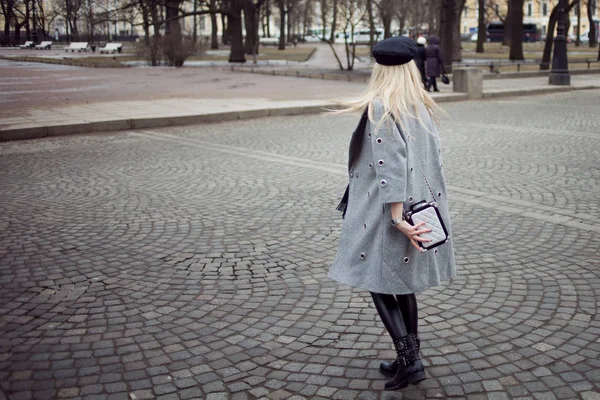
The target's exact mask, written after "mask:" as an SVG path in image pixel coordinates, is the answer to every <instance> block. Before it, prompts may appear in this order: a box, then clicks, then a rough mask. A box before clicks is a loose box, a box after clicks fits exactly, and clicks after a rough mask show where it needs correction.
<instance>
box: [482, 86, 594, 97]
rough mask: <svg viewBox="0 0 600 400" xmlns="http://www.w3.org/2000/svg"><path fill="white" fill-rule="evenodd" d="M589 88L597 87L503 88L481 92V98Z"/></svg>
mask: <svg viewBox="0 0 600 400" xmlns="http://www.w3.org/2000/svg"><path fill="white" fill-rule="evenodd" d="M590 89H598V87H597V86H594V85H589V86H579V87H569V88H568V89H565V88H564V87H561V86H553V87H541V88H535V89H517V90H514V89H505V90H502V89H500V90H496V91H494V92H487V93H486V92H484V93H483V98H484V99H491V98H499V97H517V96H529V95H536V94H549V93H558V92H565V91H573V90H590Z"/></svg>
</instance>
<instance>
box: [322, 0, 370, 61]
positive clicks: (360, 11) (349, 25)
mask: <svg viewBox="0 0 600 400" xmlns="http://www.w3.org/2000/svg"><path fill="white" fill-rule="evenodd" d="M338 6H339V15H340V17H341V22H342V24H343V35H344V48H345V50H346V67H345V68H344V65H343V64H342V61H341V60H340V57H339V56H338V54H337V51H336V50H335V46H334V41H333V40H330V41H328V42H327V43H329V46H330V47H331V50H332V51H333V55H334V56H335V58H336V60H337V62H338V65H339V67H340V69H341V70H344V69H347V70H348V71H352V70H353V69H354V61H355V60H356V41H355V39H354V32H355V31H356V27H357V26H358V24H359V23H360V22H362V21H363V20H364V17H365V14H366V10H365V4H364V3H363V0H341V1H340V2H339V4H338Z"/></svg>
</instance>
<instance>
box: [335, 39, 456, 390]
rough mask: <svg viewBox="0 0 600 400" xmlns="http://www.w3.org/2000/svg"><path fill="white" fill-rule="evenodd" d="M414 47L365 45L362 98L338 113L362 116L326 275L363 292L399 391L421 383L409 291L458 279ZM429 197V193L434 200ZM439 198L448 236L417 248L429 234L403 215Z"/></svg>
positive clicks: (430, 109) (390, 386)
mask: <svg viewBox="0 0 600 400" xmlns="http://www.w3.org/2000/svg"><path fill="white" fill-rule="evenodd" d="M416 53H417V45H416V44H415V42H414V40H412V39H410V38H407V37H403V36H395V37H391V38H388V39H385V40H383V41H381V42H379V43H378V44H377V45H375V46H374V47H373V57H374V58H375V61H376V64H375V66H374V67H373V72H372V74H371V78H370V80H369V85H368V87H367V90H366V92H365V94H364V95H363V96H362V97H361V98H360V99H359V100H357V101H354V102H344V103H342V104H343V106H344V108H343V109H342V110H339V111H336V113H348V112H362V118H361V120H360V122H359V125H358V127H357V129H356V130H355V131H354V133H353V134H352V139H351V141H350V151H349V161H348V170H349V171H348V176H349V184H348V187H347V189H346V193H345V194H344V197H343V199H342V202H340V204H339V205H338V210H340V211H342V212H343V216H344V222H343V226H342V233H341V236H340V244H339V249H338V252H337V255H336V257H335V260H334V262H333V264H332V266H331V268H330V270H329V274H328V277H329V278H330V279H333V280H336V281H338V282H341V283H343V284H346V285H350V286H354V287H357V288H360V289H363V290H368V291H369V292H370V294H371V297H372V298H373V302H374V304H375V308H376V309H377V313H378V314H379V316H380V318H381V320H382V322H383V324H384V326H385V328H386V330H387V331H388V333H389V334H390V336H391V338H392V340H393V343H394V346H395V348H396V355H397V357H396V359H395V360H394V361H393V362H382V363H381V365H380V368H379V369H380V371H381V372H382V373H383V374H384V375H386V376H389V377H392V380H390V381H389V382H386V384H385V388H386V389H387V390H397V389H402V388H405V387H406V386H408V384H409V383H411V384H416V383H418V382H420V381H422V380H423V379H425V378H426V376H425V370H424V368H423V364H422V362H421V357H420V353H419V349H420V341H419V338H418V308H417V298H416V296H415V293H418V292H421V291H423V290H425V289H428V288H431V287H433V286H437V285H439V284H440V282H441V281H442V280H445V279H449V278H452V277H453V276H454V275H456V267H455V261H454V252H453V249H452V239H451V228H450V226H449V225H450V216H449V212H448V200H447V196H446V184H445V181H444V176H443V174H442V167H441V165H442V161H441V156H440V148H439V138H438V135H437V119H436V117H435V116H436V114H438V113H441V112H442V110H441V108H440V107H439V106H438V105H437V104H436V103H435V102H434V101H433V99H432V98H431V97H430V96H429V94H427V92H426V91H425V89H424V88H423V86H422V81H421V76H420V75H419V70H418V68H417V65H416V64H415V62H414V61H412V60H413V58H414V56H415V54H416ZM433 193H436V194H437V195H434V194H433ZM423 200H424V201H427V202H431V201H434V200H435V201H437V203H438V207H439V211H440V213H441V215H442V220H443V221H446V224H447V228H448V229H447V230H448V235H449V238H450V239H448V240H447V241H446V242H445V243H443V244H441V245H439V246H438V247H436V248H434V249H430V250H427V251H424V249H423V248H421V247H420V246H419V242H421V243H424V244H426V243H427V242H429V241H430V239H428V238H426V237H423V236H422V235H424V236H426V234H427V233H429V232H431V229H430V228H429V227H428V225H425V223H424V222H422V223H417V224H415V225H414V226H413V225H411V224H410V223H409V222H408V221H406V220H405V218H404V215H405V214H404V213H405V211H408V210H410V208H411V207H412V206H414V205H416V204H420V203H421V201H423Z"/></svg>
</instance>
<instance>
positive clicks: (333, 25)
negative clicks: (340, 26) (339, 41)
mask: <svg viewBox="0 0 600 400" xmlns="http://www.w3.org/2000/svg"><path fill="white" fill-rule="evenodd" d="M339 3H340V0H333V5H332V8H333V16H332V18H331V35H330V37H329V41H330V42H332V43H333V42H335V31H336V29H337V22H338V21H337V20H338V8H339Z"/></svg>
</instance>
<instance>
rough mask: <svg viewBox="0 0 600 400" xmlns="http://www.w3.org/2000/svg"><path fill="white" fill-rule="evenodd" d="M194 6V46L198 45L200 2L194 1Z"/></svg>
mask: <svg viewBox="0 0 600 400" xmlns="http://www.w3.org/2000/svg"><path fill="white" fill-rule="evenodd" d="M193 4H194V6H193V7H194V15H193V17H192V21H193V24H194V27H193V28H192V40H193V41H194V44H196V43H198V16H197V15H196V11H198V0H194V1H193Z"/></svg>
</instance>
